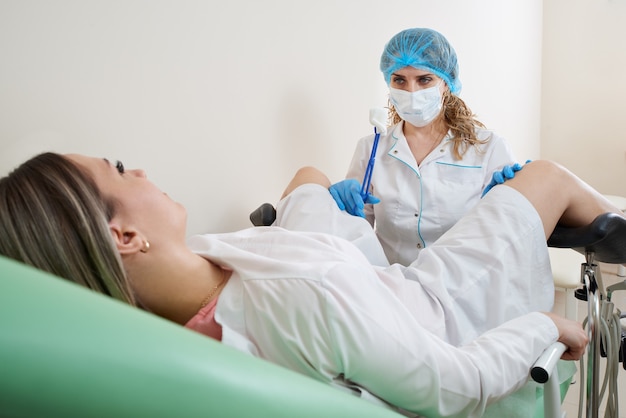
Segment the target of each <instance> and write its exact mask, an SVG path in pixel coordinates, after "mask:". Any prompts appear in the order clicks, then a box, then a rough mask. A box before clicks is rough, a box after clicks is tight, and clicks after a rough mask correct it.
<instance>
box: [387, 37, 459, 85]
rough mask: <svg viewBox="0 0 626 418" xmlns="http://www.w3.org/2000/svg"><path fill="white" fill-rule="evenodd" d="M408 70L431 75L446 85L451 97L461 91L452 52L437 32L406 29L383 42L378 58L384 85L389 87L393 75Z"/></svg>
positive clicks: (455, 60) (450, 47)
mask: <svg viewBox="0 0 626 418" xmlns="http://www.w3.org/2000/svg"><path fill="white" fill-rule="evenodd" d="M408 66H411V67H415V68H418V69H420V70H426V71H430V72H432V73H433V74H435V75H436V76H437V77H439V78H441V79H442V80H443V81H445V82H446V84H447V85H448V88H449V89H450V92H451V93H452V94H458V93H459V92H460V91H461V82H460V81H459V79H458V76H459V64H458V62H457V59H456V52H454V48H452V46H451V45H450V44H449V43H448V40H447V39H446V38H445V37H444V36H443V35H442V34H440V33H439V32H437V31H434V30H432V29H426V28H413V29H406V30H403V31H402V32H400V33H398V34H397V35H395V36H394V37H393V38H391V40H390V41H389V42H387V45H385V50H384V51H383V55H382V56H381V57H380V70H381V71H382V72H383V75H384V76H385V81H386V82H387V85H389V84H390V82H391V74H392V73H393V72H394V71H396V70H399V69H400V68H404V67H408Z"/></svg>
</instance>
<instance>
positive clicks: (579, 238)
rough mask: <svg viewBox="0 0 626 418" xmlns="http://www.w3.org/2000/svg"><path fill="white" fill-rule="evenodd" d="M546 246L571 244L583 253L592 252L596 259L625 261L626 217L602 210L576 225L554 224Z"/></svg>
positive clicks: (612, 262) (618, 262)
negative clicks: (581, 225) (586, 222)
mask: <svg viewBox="0 0 626 418" xmlns="http://www.w3.org/2000/svg"><path fill="white" fill-rule="evenodd" d="M548 246H549V247H558V248H573V249H574V250H576V251H578V252H580V253H583V254H585V253H586V252H588V251H593V252H594V253H595V255H594V258H595V260H596V261H600V262H603V263H610V264H624V263H626V218H624V217H623V216H620V215H619V214H617V213H605V214H603V215H600V216H598V217H597V218H596V219H594V221H593V222H592V223H591V224H589V225H587V226H583V227H580V228H566V227H562V226H557V227H556V228H555V230H554V232H553V233H552V235H551V236H550V238H548Z"/></svg>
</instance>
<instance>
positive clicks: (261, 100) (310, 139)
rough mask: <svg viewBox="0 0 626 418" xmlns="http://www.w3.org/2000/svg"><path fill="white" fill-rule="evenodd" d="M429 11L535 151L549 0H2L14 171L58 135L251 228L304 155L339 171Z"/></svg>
mask: <svg viewBox="0 0 626 418" xmlns="http://www.w3.org/2000/svg"><path fill="white" fill-rule="evenodd" d="M415 26H427V27H432V28H434V29H437V30H439V31H440V32H442V33H443V34H445V35H446V36H447V37H448V39H449V40H450V41H451V43H452V44H453V45H454V47H455V48H456V50H457V53H458V55H459V60H460V76H461V80H462V82H463V85H464V87H463V91H462V93H461V97H462V98H464V99H465V100H466V101H467V103H468V104H469V105H470V107H471V108H472V110H473V111H474V112H475V113H477V115H478V116H479V118H480V119H481V120H482V121H483V122H485V123H486V124H487V125H488V126H489V127H491V128H493V129H495V130H497V131H498V132H499V133H500V134H502V135H504V136H505V137H507V138H508V139H509V140H510V141H511V143H512V145H513V147H514V149H515V151H516V153H517V154H518V156H519V158H520V160H522V159H526V158H537V157H538V156H539V150H540V148H539V147H540V145H539V132H540V119H539V105H540V81H541V32H542V2H541V1H540V0H509V1H506V2H503V1H501V0H471V1H468V0H448V1H445V2H444V1H442V2H433V1H422V0H406V1H403V0H386V1H384V2H383V1H374V0H342V1H336V0H319V1H315V2H310V1H306V2H305V1H297V0H265V1H256V0H232V1H228V2H222V1H220V2H218V1H200V0H168V1H166V0H117V1H115V0H92V1H84V0H55V1H48V0H0V56H1V57H2V65H1V66H0V141H1V150H2V151H1V153H0V173H2V174H5V173H6V172H8V171H9V170H10V169H11V168H13V167H15V166H16V165H17V164H18V163H19V162H21V161H22V160H24V159H26V158H27V157H30V156H31V155H33V154H35V153H38V152H41V151H45V150H52V151H57V152H79V153H84V154H88V155H93V156H102V157H107V158H109V159H120V160H122V161H124V163H125V165H126V166H127V167H131V168H132V167H141V168H144V169H146V170H147V172H148V175H149V176H150V177H151V179H152V180H153V181H155V183H157V184H158V185H159V186H160V187H161V188H162V189H163V190H164V191H166V192H167V193H168V194H169V195H170V196H172V197H173V198H175V199H176V200H178V201H180V202H182V203H183V204H185V206H187V208H188V211H189V218H190V222H189V232H190V233H196V232H205V231H206V232H221V231H227V230H232V229H239V228H243V227H247V226H249V225H250V224H249V221H248V214H249V213H250V212H251V211H252V210H253V209H254V208H256V207H257V206H258V205H259V204H260V203H262V202H264V201H272V202H275V201H276V199H277V198H278V197H279V195H280V194H281V192H282V189H283V187H284V186H285V185H286V183H287V181H288V180H289V179H290V177H291V175H292V174H293V173H294V171H295V170H296V169H297V168H298V167H300V166H303V165H314V166H317V167H319V168H321V169H323V170H324V171H325V172H326V173H327V174H328V175H329V176H330V177H331V179H332V180H333V181H336V180H339V179H341V178H342V177H343V175H344V173H345V170H346V168H347V165H348V163H349V161H350V158H351V156H352V152H353V147H354V145H355V144H356V141H357V140H358V138H360V137H361V136H364V135H367V134H369V133H370V132H371V131H372V128H371V126H370V125H369V123H368V110H369V108H370V107H373V106H383V105H385V104H386V85H385V83H384V81H383V79H382V76H381V74H380V72H379V70H378V59H379V56H380V53H381V51H382V48H383V46H384V44H385V42H386V41H387V40H388V39H389V38H390V37H391V36H392V35H394V34H395V33H396V32H398V31H400V30H402V29H405V28H408V27H415ZM585 81H587V80H585Z"/></svg>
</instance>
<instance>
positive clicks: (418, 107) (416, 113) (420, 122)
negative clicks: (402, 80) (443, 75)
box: [389, 81, 443, 128]
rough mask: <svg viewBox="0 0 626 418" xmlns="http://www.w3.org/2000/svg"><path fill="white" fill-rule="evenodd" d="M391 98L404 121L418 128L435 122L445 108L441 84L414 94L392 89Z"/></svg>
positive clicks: (390, 90) (390, 89) (390, 91)
mask: <svg viewBox="0 0 626 418" xmlns="http://www.w3.org/2000/svg"><path fill="white" fill-rule="evenodd" d="M442 82H443V81H442ZM389 97H390V99H391V103H393V107H395V109H396V112H398V115H399V116H400V117H401V118H402V120H404V121H406V122H408V123H410V124H411V125H413V126H417V127H418V128H421V127H422V126H426V125H428V124H429V123H430V122H432V121H433V120H435V118H436V117H437V115H439V112H441V108H442V107H443V100H442V98H441V90H440V89H439V84H437V85H436V86H435V87H430V88H427V89H424V90H417V91H414V92H409V91H405V90H400V89H394V88H392V87H390V88H389Z"/></svg>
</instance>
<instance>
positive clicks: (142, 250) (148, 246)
mask: <svg viewBox="0 0 626 418" xmlns="http://www.w3.org/2000/svg"><path fill="white" fill-rule="evenodd" d="M148 250H150V243H149V242H148V240H145V241H144V242H143V248H142V249H141V250H139V251H141V252H142V253H144V254H145V253H147V252H148Z"/></svg>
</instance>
